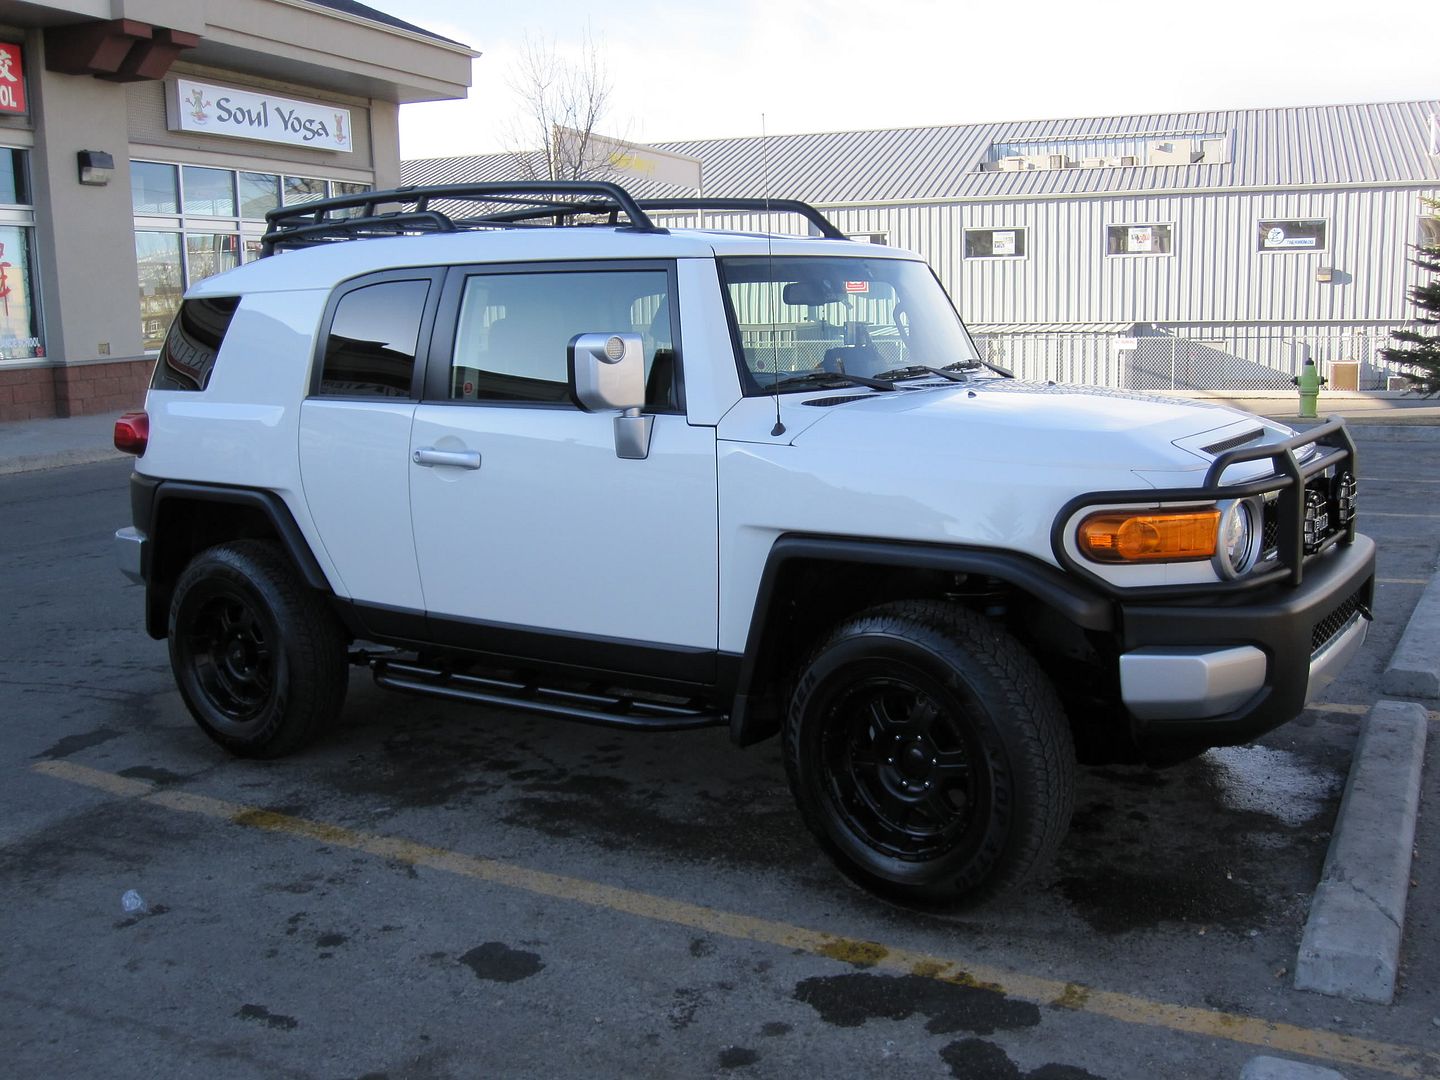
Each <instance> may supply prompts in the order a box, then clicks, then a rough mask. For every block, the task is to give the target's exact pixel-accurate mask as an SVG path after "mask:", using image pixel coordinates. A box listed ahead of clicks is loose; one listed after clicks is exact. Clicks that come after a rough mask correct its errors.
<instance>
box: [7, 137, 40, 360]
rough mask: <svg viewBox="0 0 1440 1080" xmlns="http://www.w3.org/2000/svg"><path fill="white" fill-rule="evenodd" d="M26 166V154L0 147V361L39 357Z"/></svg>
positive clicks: (31, 212)
mask: <svg viewBox="0 0 1440 1080" xmlns="http://www.w3.org/2000/svg"><path fill="white" fill-rule="evenodd" d="M29 165H30V159H29V154H28V152H27V151H25V150H19V149H15V148H12V147H0V361H3V360H34V359H37V358H39V357H42V356H44V355H45V338H44V333H43V331H42V329H41V321H40V300H39V296H40V293H39V289H38V288H37V283H36V273H35V230H34V228H33V226H34V224H35V210H34V208H33V207H32V206H31V205H30V177H29Z"/></svg>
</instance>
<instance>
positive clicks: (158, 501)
mask: <svg viewBox="0 0 1440 1080" xmlns="http://www.w3.org/2000/svg"><path fill="white" fill-rule="evenodd" d="M147 479H148V478H144V477H141V476H140V475H139V474H136V476H135V477H134V478H133V483H132V487H131V510H132V516H133V517H134V520H135V524H136V526H137V527H138V528H140V529H141V530H142V531H143V532H144V533H145V535H146V537H147V538H148V540H149V545H148V546H149V548H150V551H149V553H148V558H147V559H146V561H145V565H144V567H143V572H144V577H145V585H146V590H145V591H146V630H147V631H148V632H149V633H150V635H151V636H152V637H160V638H163V637H164V636H165V620H166V612H165V611H164V610H163V609H164V608H165V607H166V606H167V605H166V604H163V603H159V602H158V601H160V600H162V599H164V597H165V596H166V595H167V594H168V590H167V589H166V588H165V583H164V582H159V581H157V580H156V579H157V567H159V566H163V565H165V562H164V555H165V551H164V546H165V543H166V540H165V537H164V536H163V535H162V534H161V531H160V530H159V529H157V528H156V524H157V523H158V522H159V521H160V520H161V517H162V515H163V513H164V508H165V506H166V504H167V503H172V502H179V501H184V502H190V503H212V504H221V505H227V506H240V507H245V508H247V509H251V510H256V511H258V512H259V513H260V514H261V516H263V517H264V518H265V520H266V521H267V522H268V523H269V525H270V528H271V529H272V530H273V531H274V533H275V536H276V537H277V538H278V540H279V541H280V544H281V546H282V547H283V548H284V549H285V551H286V553H287V554H288V555H289V556H290V559H291V561H292V562H293V563H294V564H295V568H296V569H297V570H298V571H299V573H300V576H301V578H302V579H303V580H304V582H305V584H306V585H309V586H310V587H311V588H314V589H318V590H320V591H321V592H323V593H325V594H327V595H332V594H333V592H334V590H333V588H332V587H331V584H330V581H329V579H328V578H326V576H325V572H324V571H323V570H322V569H321V568H320V563H319V560H317V559H316V558H315V553H314V552H313V551H311V550H310V544H309V542H308V541H307V540H306V539H305V534H304V533H302V532H301V531H300V526H299V525H298V524H296V522H295V515H294V514H292V513H291V512H290V508H289V507H288V506H287V505H286V504H285V500H284V499H282V498H281V497H280V496H279V495H277V494H276V493H275V492H273V491H269V490H266V489H263V488H243V487H231V486H228V485H224V484H208V483H197V482H194V481H188V480H162V481H160V482H158V483H153V482H152V483H146V482H145V481H146V480H147Z"/></svg>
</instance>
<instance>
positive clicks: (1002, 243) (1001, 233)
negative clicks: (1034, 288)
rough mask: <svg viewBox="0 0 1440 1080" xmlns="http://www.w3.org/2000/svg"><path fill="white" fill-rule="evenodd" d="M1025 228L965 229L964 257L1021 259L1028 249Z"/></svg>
mask: <svg viewBox="0 0 1440 1080" xmlns="http://www.w3.org/2000/svg"><path fill="white" fill-rule="evenodd" d="M1026 232H1028V230H1026V229H966V230H965V258H967V259H1023V258H1024V257H1025V255H1026V253H1027V252H1028V251H1029V245H1028V244H1027V243H1026V235H1025V234H1026Z"/></svg>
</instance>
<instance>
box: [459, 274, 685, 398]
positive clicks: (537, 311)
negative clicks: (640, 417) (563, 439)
mask: <svg viewBox="0 0 1440 1080" xmlns="http://www.w3.org/2000/svg"><path fill="white" fill-rule="evenodd" d="M670 316H671V305H670V279H669V275H668V274H666V273H665V271H663V270H596V271H553V272H545V273H533V274H475V275H472V276H471V277H469V278H468V279H466V282H465V291H464V295H463V297H462V299H461V302H460V321H459V325H458V326H457V328H456V332H455V348H454V352H453V354H452V356H451V368H450V387H449V394H450V399H451V400H452V401H532V402H568V401H569V391H568V386H567V371H566V351H567V348H568V346H569V344H570V340H571V338H573V337H575V335H576V334H590V333H609V334H613V333H638V334H640V335H641V337H642V338H643V339H644V342H645V374H646V404H647V406H648V407H650V408H652V409H658V410H663V411H669V410H674V409H676V408H678V406H679V394H678V390H677V385H676V364H675V355H676V354H675V343H674V341H673V338H672V334H671V318H670Z"/></svg>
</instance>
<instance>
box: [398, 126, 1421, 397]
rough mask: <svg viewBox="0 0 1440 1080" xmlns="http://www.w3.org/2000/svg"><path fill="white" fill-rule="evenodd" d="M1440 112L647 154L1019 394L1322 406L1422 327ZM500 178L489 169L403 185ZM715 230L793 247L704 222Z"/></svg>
mask: <svg viewBox="0 0 1440 1080" xmlns="http://www.w3.org/2000/svg"><path fill="white" fill-rule="evenodd" d="M1437 115H1440V101H1420V102H1404V103H1398V104H1368V105H1343V106H1319V107H1309V108H1289V109H1252V110H1229V111H1218V112H1199V113H1184V114H1163V115H1162V114H1153V115H1136V116H1112V117H1101V118H1087V119H1075V120H1047V121H1035V122H1024V123H996V124H970V125H958V126H951V127H927V128H909V129H897V130H887V131H859V132H840V133H830V134H814V135H793V136H771V137H770V138H768V139H767V140H765V142H764V145H763V147H762V143H761V140H760V139H759V138H745V139H726V140H700V141H687V142H675V143H664V144H661V146H660V148H661V149H663V150H666V151H669V152H671V153H677V154H681V155H685V156H687V157H691V158H697V159H699V160H700V161H701V163H702V167H701V176H702V186H703V191H704V194H706V195H712V196H717V197H722V196H731V197H746V198H759V197H764V196H765V195H767V194H768V195H772V196H775V197H777V198H778V197H789V198H800V199H804V200H806V201H808V202H811V203H814V204H815V205H816V206H819V207H821V208H822V209H823V210H825V212H826V214H827V216H829V217H830V218H831V219H832V220H833V221H834V222H835V223H836V225H838V226H839V227H840V228H841V229H843V230H844V231H845V232H846V233H847V234H849V235H851V236H854V237H856V238H859V239H869V240H876V241H879V242H883V243H889V244H894V245H897V246H900V247H905V248H910V249H912V250H915V251H918V252H920V253H921V254H922V255H924V256H925V258H926V259H927V260H928V261H929V262H930V264H931V266H932V267H933V268H934V269H935V271H936V273H937V274H938V275H939V277H940V279H941V281H942V282H943V283H944V284H945V286H946V288H947V289H948V290H949V292H950V294H951V296H952V297H954V299H955V303H956V306H957V307H958V308H959V310H960V312H961V314H962V315H963V316H964V318H965V320H966V322H967V324H968V325H969V326H970V327H971V329H972V332H974V333H975V334H976V335H977V337H978V338H979V339H980V341H981V344H982V345H983V346H984V347H985V348H986V349H987V350H988V351H989V353H990V355H991V356H992V357H993V358H994V359H995V360H997V361H998V362H1000V363H1003V364H1006V365H1008V366H1011V367H1014V368H1016V369H1017V370H1019V371H1020V372H1021V373H1022V374H1025V375H1027V376H1029V377H1034V378H1045V379H1054V380H1056V381H1063V382H1081V383H1089V384H1092V385H1106V386H1121V387H1128V388H1134V389H1177V390H1187V389H1193V390H1205V391H1225V390H1237V391H1245V390H1265V389H1278V388H1282V387H1283V388H1289V387H1290V379H1291V377H1292V375H1293V374H1295V373H1296V372H1297V371H1298V370H1299V369H1300V367H1301V365H1303V363H1304V362H1305V360H1306V359H1313V360H1316V361H1317V362H1318V363H1319V364H1320V365H1321V366H1322V370H1327V371H1328V372H1329V373H1330V377H1331V384H1332V387H1343V386H1350V387H1353V388H1359V389H1372V390H1373V389H1384V388H1386V387H1387V386H1388V385H1390V377H1391V376H1392V375H1393V374H1394V373H1393V372H1392V371H1391V370H1390V369H1389V368H1388V367H1387V366H1386V365H1385V364H1384V363H1383V362H1382V361H1381V360H1380V358H1379V356H1378V355H1377V354H1378V350H1379V349H1380V348H1382V347H1384V346H1385V345H1386V344H1388V343H1389V332H1390V330H1391V329H1394V328H1395V327H1398V326H1403V325H1406V324H1407V323H1408V322H1409V321H1410V320H1412V319H1413V317H1414V314H1415V312H1414V308H1413V306H1412V305H1411V304H1410V302H1409V300H1408V298H1407V287H1408V286H1409V285H1411V284H1414V283H1415V282H1416V281H1417V280H1418V278H1417V271H1416V270H1415V268H1414V267H1413V266H1412V265H1411V263H1410V262H1409V258H1410V256H1411V255H1412V254H1413V250H1412V245H1414V244H1416V243H1418V242H1422V241H1426V240H1429V241H1431V242H1434V241H1435V240H1436V239H1437V238H1440V217H1437V215H1436V212H1435V211H1434V210H1431V209H1428V208H1427V207H1426V206H1425V205H1424V203H1423V201H1422V198H1423V197H1424V196H1427V195H1428V196H1432V197H1433V196H1436V195H1440V120H1437V119H1436V117H1437ZM512 168H513V162H512V161H511V159H510V158H509V157H508V156H506V155H497V156H492V157H482V158H451V159H436V160H431V161H413V162H406V163H405V164H404V174H405V177H406V180H407V182H410V183H419V182H429V181H439V180H462V179H463V180H468V179H477V180H478V179H493V178H497V177H498V176H500V175H504V174H505V172H506V170H508V169H512ZM615 178H616V179H618V180H620V181H621V182H622V183H625V184H626V186H628V187H631V188H632V189H633V190H635V191H636V192H637V193H641V194H646V193H651V192H655V193H659V192H660V190H661V189H659V188H656V187H654V186H653V185H650V184H648V183H647V182H646V181H645V180H644V177H643V174H641V175H634V176H629V177H627V175H626V174H625V172H624V170H623V168H622V169H617V170H615ZM664 193H665V194H694V193H693V192H678V191H674V190H673V189H672V190H665V191H664ZM671 220H676V221H678V220H686V219H683V218H678V217H672V219H671ZM688 220H690V221H692V222H693V221H695V220H696V219H695V217H694V216H693V215H692V216H691V217H690V218H689V219H688ZM724 223H728V224H730V225H732V226H737V227H740V228H764V227H769V228H774V229H776V230H780V231H793V230H795V229H796V228H797V227H798V226H797V222H796V221H795V220H794V219H788V218H778V217H777V218H775V219H774V220H769V221H767V220H766V219H765V217H764V215H759V214H748V215H730V216H721V215H713V214H712V215H707V217H706V224H724Z"/></svg>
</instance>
